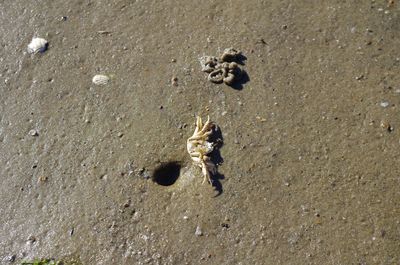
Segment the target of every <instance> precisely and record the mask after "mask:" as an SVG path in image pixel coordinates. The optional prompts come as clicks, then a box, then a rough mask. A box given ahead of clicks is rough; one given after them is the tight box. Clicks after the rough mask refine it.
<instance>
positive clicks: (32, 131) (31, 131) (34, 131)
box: [29, 129, 39, 136]
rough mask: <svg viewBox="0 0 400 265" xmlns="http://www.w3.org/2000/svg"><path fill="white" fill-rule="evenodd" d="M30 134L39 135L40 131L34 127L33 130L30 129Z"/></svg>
mask: <svg viewBox="0 0 400 265" xmlns="http://www.w3.org/2000/svg"><path fill="white" fill-rule="evenodd" d="M29 135H31V136H39V133H38V131H37V130H35V129H32V130H30V131H29Z"/></svg>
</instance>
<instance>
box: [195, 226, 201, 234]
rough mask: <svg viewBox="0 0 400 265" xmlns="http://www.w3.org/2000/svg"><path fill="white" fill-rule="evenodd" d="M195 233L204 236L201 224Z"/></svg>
mask: <svg viewBox="0 0 400 265" xmlns="http://www.w3.org/2000/svg"><path fill="white" fill-rule="evenodd" d="M194 234H195V235H196V236H202V235H203V231H201V228H200V226H197V227H196V232H194Z"/></svg>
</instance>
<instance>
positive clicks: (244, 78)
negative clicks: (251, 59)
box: [228, 54, 250, 90]
mask: <svg viewBox="0 0 400 265" xmlns="http://www.w3.org/2000/svg"><path fill="white" fill-rule="evenodd" d="M246 60H247V57H246V56H244V55H243V54H239V55H237V56H236V59H235V62H236V63H237V64H240V65H242V66H244V65H246ZM249 81H250V76H249V74H248V73H247V72H246V71H245V70H244V69H242V74H241V76H240V78H239V79H238V80H236V81H235V82H234V83H233V84H232V85H228V86H230V87H231V88H233V89H235V90H242V89H243V88H244V84H246V83H247V82H249Z"/></svg>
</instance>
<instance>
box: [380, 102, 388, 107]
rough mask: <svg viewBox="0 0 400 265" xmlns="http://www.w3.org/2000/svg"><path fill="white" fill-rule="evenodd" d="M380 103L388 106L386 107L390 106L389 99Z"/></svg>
mask: <svg viewBox="0 0 400 265" xmlns="http://www.w3.org/2000/svg"><path fill="white" fill-rule="evenodd" d="M380 105H381V107H382V108H386V107H388V106H389V102H388V101H382V102H381V104H380Z"/></svg>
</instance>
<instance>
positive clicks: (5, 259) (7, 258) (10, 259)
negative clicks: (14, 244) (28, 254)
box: [3, 254, 17, 262]
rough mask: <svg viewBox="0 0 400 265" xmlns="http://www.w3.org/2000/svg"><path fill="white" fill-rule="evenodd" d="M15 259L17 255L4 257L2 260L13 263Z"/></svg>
mask: <svg viewBox="0 0 400 265" xmlns="http://www.w3.org/2000/svg"><path fill="white" fill-rule="evenodd" d="M16 258H17V255H15V254H14V255H9V256H6V257H5V258H4V259H3V260H4V261H8V262H14V261H15V259H16Z"/></svg>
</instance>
